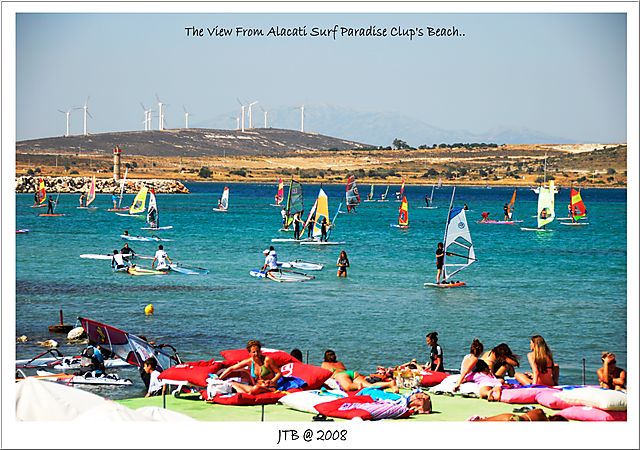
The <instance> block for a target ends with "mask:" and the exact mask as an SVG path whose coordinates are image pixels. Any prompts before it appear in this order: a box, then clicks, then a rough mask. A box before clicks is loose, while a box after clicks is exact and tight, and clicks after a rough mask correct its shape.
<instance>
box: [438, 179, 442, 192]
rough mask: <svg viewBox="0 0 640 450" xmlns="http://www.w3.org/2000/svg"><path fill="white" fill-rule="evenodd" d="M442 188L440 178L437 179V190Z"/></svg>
mask: <svg viewBox="0 0 640 450" xmlns="http://www.w3.org/2000/svg"><path fill="white" fill-rule="evenodd" d="M441 187H442V177H440V178H438V189H440V188H441Z"/></svg>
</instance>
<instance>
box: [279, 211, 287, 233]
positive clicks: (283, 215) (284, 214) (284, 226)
mask: <svg viewBox="0 0 640 450" xmlns="http://www.w3.org/2000/svg"><path fill="white" fill-rule="evenodd" d="M280 215H282V228H283V229H285V230H288V229H289V224H288V223H287V218H288V216H287V211H285V210H284V209H281V210H280Z"/></svg>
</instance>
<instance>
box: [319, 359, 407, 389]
mask: <svg viewBox="0 0 640 450" xmlns="http://www.w3.org/2000/svg"><path fill="white" fill-rule="evenodd" d="M321 367H322V368H323V369H327V370H330V371H331V372H332V375H331V377H332V378H333V379H335V380H336V381H337V382H338V384H339V385H340V387H341V388H342V390H343V391H359V390H360V389H364V388H366V387H379V388H382V389H387V388H388V389H391V390H392V391H393V392H398V391H399V390H398V386H396V382H395V380H391V381H378V382H375V383H369V382H368V381H367V380H366V377H365V376H364V375H362V374H361V373H358V372H356V371H355V370H347V368H346V367H345V365H344V364H343V363H342V362H341V361H338V358H337V356H336V353H335V352H334V351H333V350H327V351H326V352H324V361H323V362H322V365H321Z"/></svg>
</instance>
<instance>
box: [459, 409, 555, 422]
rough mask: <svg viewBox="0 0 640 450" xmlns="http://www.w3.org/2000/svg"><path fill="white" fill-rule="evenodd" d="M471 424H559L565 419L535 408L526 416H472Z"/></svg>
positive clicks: (507, 414)
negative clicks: (548, 414)
mask: <svg viewBox="0 0 640 450" xmlns="http://www.w3.org/2000/svg"><path fill="white" fill-rule="evenodd" d="M467 420H468V421H470V422H557V421H564V422H566V421H567V419H565V418H564V417H562V416H556V415H553V416H547V415H546V414H545V413H544V411H543V410H542V409H540V408H535V409H532V410H530V411H527V412H525V413H524V414H521V415H518V414H513V413H504V414H498V415H496V416H489V417H480V416H471V417H469V418H468V419H467Z"/></svg>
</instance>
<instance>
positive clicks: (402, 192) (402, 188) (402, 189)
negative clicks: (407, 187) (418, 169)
mask: <svg viewBox="0 0 640 450" xmlns="http://www.w3.org/2000/svg"><path fill="white" fill-rule="evenodd" d="M403 197H404V178H403V179H402V184H401V185H400V198H403Z"/></svg>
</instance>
